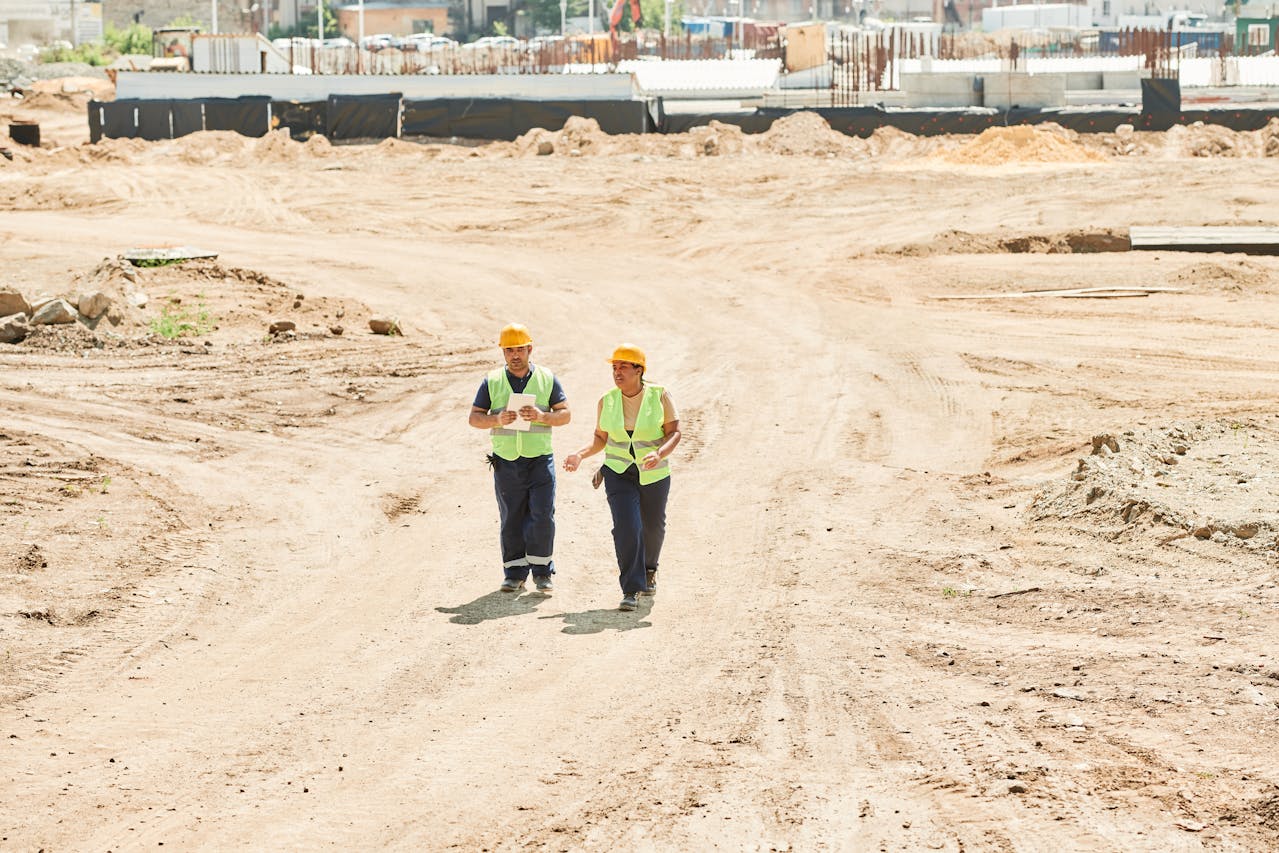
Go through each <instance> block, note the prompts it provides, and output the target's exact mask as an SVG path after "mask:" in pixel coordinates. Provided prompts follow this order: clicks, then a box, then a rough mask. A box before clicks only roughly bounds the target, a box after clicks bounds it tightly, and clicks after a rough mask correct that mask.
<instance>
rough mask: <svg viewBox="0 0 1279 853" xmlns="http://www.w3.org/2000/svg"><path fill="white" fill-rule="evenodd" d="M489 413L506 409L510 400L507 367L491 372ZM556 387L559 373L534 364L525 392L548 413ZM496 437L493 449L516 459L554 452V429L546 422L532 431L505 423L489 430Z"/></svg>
mask: <svg viewBox="0 0 1279 853" xmlns="http://www.w3.org/2000/svg"><path fill="white" fill-rule="evenodd" d="M488 385H489V414H490V415H496V414H497V413H498V412H505V411H506V402H507V401H508V400H510V399H511V394H513V393H514V392H513V391H512V390H511V382H510V380H509V379H507V378H506V368H505V367H499V368H498V369H496V370H494V371H492V372H491V373H489V376H488ZM554 387H555V374H553V373H551V371H549V370H547V369H546V368H545V367H538V366H537V365H534V366H533V375H532V376H530V377H529V378H528V384H527V385H525V386H524V393H526V394H532V395H533V397H534V398H535V399H536V400H537V407H538V408H539V409H541V410H542V411H544V412H549V411H550V410H551V390H552V389H553V388H554ZM489 436H490V437H491V438H492V440H493V452H494V453H495V454H496V455H498V456H500V457H502V458H503V459H506V460H508V461H513V460H515V459H519V458H520V457H521V456H523V457H534V456H550V455H551V428H550V427H549V426H547V425H546V424H539V423H533V424H529V428H528V431H527V432H525V431H523V430H518V429H510V428H508V427H504V426H497V427H493V428H492V429H490V430H489Z"/></svg>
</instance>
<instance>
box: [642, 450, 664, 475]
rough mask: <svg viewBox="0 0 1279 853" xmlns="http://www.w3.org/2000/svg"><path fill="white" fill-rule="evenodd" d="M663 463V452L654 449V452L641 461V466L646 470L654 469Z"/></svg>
mask: <svg viewBox="0 0 1279 853" xmlns="http://www.w3.org/2000/svg"><path fill="white" fill-rule="evenodd" d="M661 464H662V454H660V453H658V452H657V451H656V450H654V451H653V452H652V453H650V454H648V455H647V456H645V457H644V461H643V462H641V463H640V466H641V467H642V468H643V469H644V470H645V471H652V470H653V469H654V468H656V467H657V466H658V465H661Z"/></svg>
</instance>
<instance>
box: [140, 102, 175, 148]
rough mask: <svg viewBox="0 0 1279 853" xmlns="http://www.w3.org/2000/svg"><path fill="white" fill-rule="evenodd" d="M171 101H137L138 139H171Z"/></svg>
mask: <svg viewBox="0 0 1279 853" xmlns="http://www.w3.org/2000/svg"><path fill="white" fill-rule="evenodd" d="M171 115H172V102H171V101H138V138H139V139H149V140H151V141H155V140H157V139H172V138H173V124H172V120H171Z"/></svg>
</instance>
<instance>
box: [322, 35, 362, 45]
mask: <svg viewBox="0 0 1279 853" xmlns="http://www.w3.org/2000/svg"><path fill="white" fill-rule="evenodd" d="M324 46H325V47H355V42H353V41H351V40H350V39H349V38H347V37H346V36H338V37H337V38H331V39H325V40H324Z"/></svg>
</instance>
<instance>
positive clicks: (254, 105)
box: [202, 96, 271, 136]
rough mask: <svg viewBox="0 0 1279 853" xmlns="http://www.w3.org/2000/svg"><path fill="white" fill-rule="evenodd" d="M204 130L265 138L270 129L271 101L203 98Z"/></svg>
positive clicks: (259, 98)
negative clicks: (232, 131)
mask: <svg viewBox="0 0 1279 853" xmlns="http://www.w3.org/2000/svg"><path fill="white" fill-rule="evenodd" d="M202 100H203V101H204V129H205V130H234V131H235V132H236V133H238V134H240V135H241V136H266V134H267V131H268V130H270V129H271V99H270V98H267V97H262V96H246V97H243V98H204V99H202Z"/></svg>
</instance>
